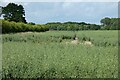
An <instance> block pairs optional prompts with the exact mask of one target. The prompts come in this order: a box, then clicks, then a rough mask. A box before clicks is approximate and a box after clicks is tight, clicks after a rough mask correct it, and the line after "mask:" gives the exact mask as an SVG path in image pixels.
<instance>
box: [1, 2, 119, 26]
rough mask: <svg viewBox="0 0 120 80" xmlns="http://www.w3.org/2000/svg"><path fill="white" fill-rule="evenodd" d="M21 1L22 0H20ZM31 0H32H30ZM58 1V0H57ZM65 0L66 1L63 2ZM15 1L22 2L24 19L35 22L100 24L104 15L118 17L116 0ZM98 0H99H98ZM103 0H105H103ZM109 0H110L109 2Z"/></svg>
mask: <svg viewBox="0 0 120 80" xmlns="http://www.w3.org/2000/svg"><path fill="white" fill-rule="evenodd" d="M4 1H6V2H2V4H1V5H2V6H6V5H7V4H8V3H9V2H10V0H9V1H8V0H4ZM20 1H22V0H20ZM32 1H33V0H32ZM58 1H59V0H58ZM64 1H66V2H64ZM64 1H62V2H53V1H52V2H51V1H48V2H40V1H39V0H37V2H19V0H18V2H16V0H15V1H13V0H11V2H15V3H17V4H22V5H23V6H24V8H25V12H26V20H27V21H28V22H35V23H38V24H39V23H40V24H41V23H42V24H43V23H47V22H67V21H77V22H87V23H97V24H100V20H101V19H102V18H104V17H118V2H117V1H118V0H116V2H115V0H114V1H113V0H109V2H108V0H106V2H96V1H95V2H94V1H93V0H92V1H91V2H90V0H89V1H88V0H87V1H88V2H85V1H84V2H83V1H79V2H70V0H69V2H68V1H67V0H64ZM98 1H100V0H98ZM104 1H105V0H104ZM110 1H111V2H110Z"/></svg>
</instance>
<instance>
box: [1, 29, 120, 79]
mask: <svg viewBox="0 0 120 80" xmlns="http://www.w3.org/2000/svg"><path fill="white" fill-rule="evenodd" d="M75 35H76V37H77V38H78V43H77V44H71V41H73V40H74V36H75ZM2 39H3V42H2V46H3V50H2V63H3V64H2V66H3V67H2V73H3V74H2V77H3V78H10V77H14V78H70V77H71V78H117V77H118V31H115V30H109V31H105V30H103V31H102V30H101V31H99V30H96V31H75V32H74V31H47V32H25V33H15V34H12V33H11V34H3V35H2ZM85 41H89V42H91V43H92V46H91V45H85V44H84V42H85Z"/></svg>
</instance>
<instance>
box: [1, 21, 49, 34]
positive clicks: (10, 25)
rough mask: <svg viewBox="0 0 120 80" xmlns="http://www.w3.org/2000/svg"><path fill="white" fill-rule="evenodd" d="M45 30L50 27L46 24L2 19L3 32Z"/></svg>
mask: <svg viewBox="0 0 120 80" xmlns="http://www.w3.org/2000/svg"><path fill="white" fill-rule="evenodd" d="M28 31H33V32H34V31H36V32H44V31H48V27H47V26H45V25H31V24H24V23H20V22H19V23H16V22H9V21H6V20H2V33H16V32H28Z"/></svg>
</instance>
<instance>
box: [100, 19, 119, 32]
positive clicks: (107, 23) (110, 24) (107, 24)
mask: <svg viewBox="0 0 120 80" xmlns="http://www.w3.org/2000/svg"><path fill="white" fill-rule="evenodd" d="M100 22H101V23H102V27H101V29H105V30H120V23H119V22H120V18H108V17H106V18H103V19H101V21H100Z"/></svg>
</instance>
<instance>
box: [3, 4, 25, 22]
mask: <svg viewBox="0 0 120 80" xmlns="http://www.w3.org/2000/svg"><path fill="white" fill-rule="evenodd" d="M2 14H3V17H4V19H5V20H8V21H14V22H23V23H27V22H26V20H25V17H24V16H25V11H24V8H23V6H22V5H18V4H15V3H9V4H8V5H7V6H5V7H2Z"/></svg>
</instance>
